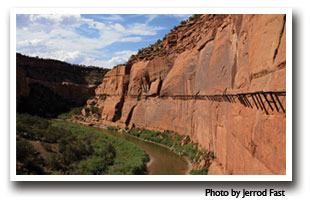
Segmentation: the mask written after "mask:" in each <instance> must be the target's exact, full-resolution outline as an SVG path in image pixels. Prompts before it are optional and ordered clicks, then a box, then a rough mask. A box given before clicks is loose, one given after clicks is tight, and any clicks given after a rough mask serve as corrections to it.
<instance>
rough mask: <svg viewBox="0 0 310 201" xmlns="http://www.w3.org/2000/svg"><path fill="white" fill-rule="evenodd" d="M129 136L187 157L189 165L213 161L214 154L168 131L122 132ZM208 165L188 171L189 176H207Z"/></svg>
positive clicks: (139, 130) (114, 129)
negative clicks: (154, 143)
mask: <svg viewBox="0 0 310 201" xmlns="http://www.w3.org/2000/svg"><path fill="white" fill-rule="evenodd" d="M107 128H108V129H109V130H113V131H117V130H120V128H118V127H113V126H108V127H107ZM123 132H126V133H127V134H129V135H133V136H136V137H139V138H142V139H144V140H149V141H153V142H156V143H159V144H162V145H165V146H167V147H169V148H170V149H171V150H173V151H174V152H176V153H177V154H179V155H181V156H185V157H187V158H188V159H189V160H190V162H191V163H193V164H194V167H195V166H199V163H201V161H202V160H205V161H210V160H212V159H214V154H213V153H212V152H207V151H205V150H200V149H199V148H198V144H197V143H193V142H192V141H191V140H190V138H189V136H183V135H180V134H178V133H175V132H170V131H164V132H160V131H155V130H147V129H140V128H136V129H131V130H128V129H126V130H123ZM207 166H208V165H206V166H204V167H201V168H198V169H193V170H191V171H190V174H193V175H196V174H200V175H201V174H208V167H207Z"/></svg>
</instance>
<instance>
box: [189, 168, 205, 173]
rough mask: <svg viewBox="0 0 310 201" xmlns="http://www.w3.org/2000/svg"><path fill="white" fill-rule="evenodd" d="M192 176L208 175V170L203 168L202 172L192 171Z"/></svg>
mask: <svg viewBox="0 0 310 201" xmlns="http://www.w3.org/2000/svg"><path fill="white" fill-rule="evenodd" d="M189 173H190V174H191V175H206V174H208V168H206V167H205V168H202V169H200V170H191V171H190V172H189Z"/></svg>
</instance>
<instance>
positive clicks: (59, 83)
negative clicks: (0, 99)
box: [16, 54, 108, 116]
mask: <svg viewBox="0 0 310 201" xmlns="http://www.w3.org/2000/svg"><path fill="white" fill-rule="evenodd" d="M107 71H108V70H107V69H101V68H96V67H80V66H76V65H71V64H68V63H65V62H61V61H56V60H46V59H39V58H33V57H27V56H23V55H21V54H16V75H17V78H16V80H17V88H16V97H17V111H18V112H29V113H34V114H38V115H43V116H45V113H49V114H47V116H54V115H56V114H57V113H61V112H64V111H66V110H68V109H69V108H70V107H74V106H79V105H82V104H85V103H86V100H87V99H89V98H90V97H92V96H94V95H95V88H96V87H97V86H98V85H99V84H100V83H101V82H102V80H103V77H104V75H105V73H106V72H107ZM45 99H46V100H45ZM44 104H47V105H46V106H45V105H44Z"/></svg>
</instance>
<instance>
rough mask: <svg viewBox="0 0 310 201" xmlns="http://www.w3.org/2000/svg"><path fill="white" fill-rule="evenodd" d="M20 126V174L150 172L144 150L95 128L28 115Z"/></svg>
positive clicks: (20, 120)
mask: <svg viewBox="0 0 310 201" xmlns="http://www.w3.org/2000/svg"><path fill="white" fill-rule="evenodd" d="M16 125H17V134H16V137H17V144H16V157H17V167H16V169H17V174H83V175H84V174H144V173H145V172H146V166H145V164H146V162H147V161H148V160H149V158H148V156H147V155H146V153H145V152H144V151H142V150H141V149H139V148H138V147H137V146H136V145H133V144H131V143H129V142H127V141H124V140H121V139H119V138H116V137H113V136H110V135H106V134H104V133H101V132H99V131H96V130H94V129H93V128H89V127H86V126H81V125H76V124H72V123H67V122H59V121H48V120H46V119H43V118H40V117H37V116H31V115H28V114H17V122H16ZM37 142H40V143H37ZM34 145H35V146H34ZM40 147H41V148H42V149H43V150H45V152H46V153H44V154H43V152H42V150H41V148H40Z"/></svg>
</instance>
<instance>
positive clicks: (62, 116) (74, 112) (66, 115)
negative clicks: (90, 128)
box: [57, 107, 82, 120]
mask: <svg viewBox="0 0 310 201" xmlns="http://www.w3.org/2000/svg"><path fill="white" fill-rule="evenodd" d="M81 111H82V107H76V108H73V109H71V110H70V111H69V112H66V113H62V114H60V115H58V117H57V118H58V119H62V120H66V119H71V118H72V115H80V114H81Z"/></svg>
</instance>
